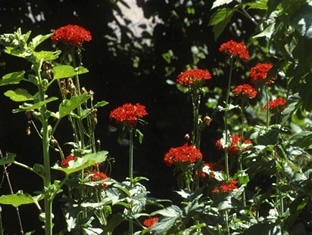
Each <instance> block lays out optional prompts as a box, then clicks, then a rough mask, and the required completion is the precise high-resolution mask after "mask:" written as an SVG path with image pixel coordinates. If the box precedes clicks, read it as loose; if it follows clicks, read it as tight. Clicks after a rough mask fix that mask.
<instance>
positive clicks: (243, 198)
mask: <svg viewBox="0 0 312 235" xmlns="http://www.w3.org/2000/svg"><path fill="white" fill-rule="evenodd" d="M244 104H245V102H244V98H242V103H241V122H242V127H241V137H242V138H243V140H244V139H245V138H244V123H245V121H246V118H245V115H244ZM238 163H239V170H240V171H242V172H243V169H244V168H243V162H242V156H241V155H239V156H238ZM242 200H243V205H244V206H246V192H245V190H244V191H243V193H242Z"/></svg>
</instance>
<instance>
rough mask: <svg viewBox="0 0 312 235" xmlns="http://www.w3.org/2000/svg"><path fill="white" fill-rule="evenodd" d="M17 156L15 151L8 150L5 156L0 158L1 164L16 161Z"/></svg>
mask: <svg viewBox="0 0 312 235" xmlns="http://www.w3.org/2000/svg"><path fill="white" fill-rule="evenodd" d="M1 156H2V155H1ZM15 157H16V154H15V153H8V152H7V153H6V154H5V156H4V157H2V158H0V166H1V165H6V164H9V163H12V162H14V159H15Z"/></svg>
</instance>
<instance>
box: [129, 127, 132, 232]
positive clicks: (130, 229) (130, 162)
mask: <svg viewBox="0 0 312 235" xmlns="http://www.w3.org/2000/svg"><path fill="white" fill-rule="evenodd" d="M129 135H130V145H129V178H130V187H131V188H132V187H133V128H131V127H130V131H129ZM130 210H131V212H132V208H130ZM129 234H131V235H132V234H133V220H132V219H130V220H129Z"/></svg>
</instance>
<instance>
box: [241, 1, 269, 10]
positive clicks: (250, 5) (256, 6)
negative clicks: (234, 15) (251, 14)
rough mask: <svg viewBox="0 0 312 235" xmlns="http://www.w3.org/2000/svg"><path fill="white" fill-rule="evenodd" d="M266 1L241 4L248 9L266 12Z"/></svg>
mask: <svg viewBox="0 0 312 235" xmlns="http://www.w3.org/2000/svg"><path fill="white" fill-rule="evenodd" d="M267 3H268V0H258V1H256V2H247V3H244V4H243V7H248V9H258V10H267V9H268V6H267Z"/></svg>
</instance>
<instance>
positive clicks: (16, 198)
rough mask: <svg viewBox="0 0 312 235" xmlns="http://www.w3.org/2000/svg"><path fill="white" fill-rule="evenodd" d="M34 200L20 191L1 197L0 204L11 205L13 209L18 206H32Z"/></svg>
mask: <svg viewBox="0 0 312 235" xmlns="http://www.w3.org/2000/svg"><path fill="white" fill-rule="evenodd" d="M36 201H37V200H35V199H34V198H33V197H32V196H31V195H29V194H27V193H23V192H21V191H19V192H17V193H15V194H10V195H2V196H1V197H0V204H4V205H12V206H14V207H18V206H20V205H26V204H32V203H35V202H36Z"/></svg>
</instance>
